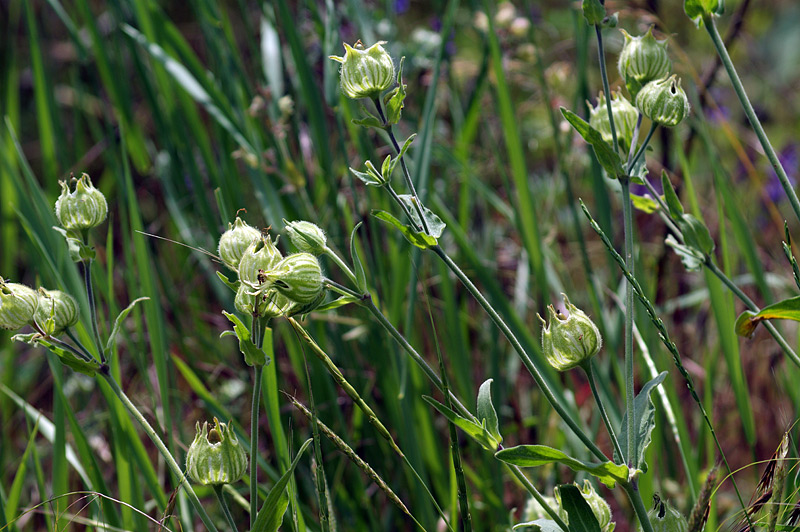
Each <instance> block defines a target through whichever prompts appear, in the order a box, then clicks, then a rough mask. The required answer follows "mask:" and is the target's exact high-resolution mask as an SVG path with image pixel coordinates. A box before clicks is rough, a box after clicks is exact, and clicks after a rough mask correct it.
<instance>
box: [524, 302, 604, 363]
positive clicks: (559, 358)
mask: <svg viewBox="0 0 800 532" xmlns="http://www.w3.org/2000/svg"><path fill="white" fill-rule="evenodd" d="M561 295H562V296H563V297H564V304H565V305H566V306H567V311H568V312H569V316H567V317H564V315H563V314H561V313H560V312H556V310H555V308H553V305H550V306H548V307H547V311H548V313H549V314H550V324H549V325H548V324H547V323H546V322H545V320H544V319H543V318H542V317H541V316H539V319H540V320H541V321H542V325H543V327H542V350H543V351H544V356H545V358H546V359H547V361H548V362H549V363H550V365H551V366H553V367H554V368H555V369H557V370H558V371H566V370H568V369H572V368H574V367H576V366H579V365H580V364H581V363H583V362H584V361H586V360H589V359H590V358H592V357H593V356H595V355H596V354H597V353H598V352H599V351H600V348H601V347H602V346H603V338H602V336H600V330H599V329H598V328H597V326H596V325H595V324H594V322H593V321H592V320H591V319H589V316H587V315H586V314H585V313H584V312H583V311H582V310H580V309H579V308H578V307H576V306H575V305H573V304H572V303H570V302H569V299H567V296H566V294H561Z"/></svg>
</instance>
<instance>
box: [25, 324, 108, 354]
mask: <svg viewBox="0 0 800 532" xmlns="http://www.w3.org/2000/svg"><path fill="white" fill-rule="evenodd" d="M33 328H34V329H36V332H38V333H39V334H41V335H42V336H43V337H44V339H45V340H47V341H48V342H52V343H54V344H56V345H57V346H59V347H61V348H62V349H66V350H67V351H69V352H70V353H73V354H74V355H75V356H77V357H78V358H80V359H81V360H84V361H86V362H94V363H95V364H96V363H97V360H96V359H95V358H94V357H93V356H92V355H90V354H89V353H86V352H83V353H82V352H81V351H79V350H78V349H76V348H75V347H73V346H71V345H69V344H68V343H66V342H64V341H63V340H59V339H58V338H56V337H55V336H50V335H49V334H47V333H46V332H45V331H44V329H42V328H41V327H39V324H38V323H36V322H35V321H34V322H33Z"/></svg>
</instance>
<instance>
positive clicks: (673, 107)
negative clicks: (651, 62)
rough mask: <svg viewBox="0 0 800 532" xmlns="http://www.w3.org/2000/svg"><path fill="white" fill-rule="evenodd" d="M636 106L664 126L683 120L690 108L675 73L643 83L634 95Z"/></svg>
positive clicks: (670, 125) (671, 125)
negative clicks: (636, 94) (637, 93)
mask: <svg viewBox="0 0 800 532" xmlns="http://www.w3.org/2000/svg"><path fill="white" fill-rule="evenodd" d="M636 107H638V108H639V110H640V111H641V112H642V114H643V115H644V116H646V117H647V118H649V119H650V120H652V121H653V122H656V123H657V124H660V125H662V126H666V127H674V126H677V125H678V124H680V123H681V122H683V119H684V118H686V117H687V116H689V110H690V105H689V99H688V98H687V97H686V93H685V92H683V89H682V88H681V80H680V79H679V78H678V77H677V76H676V75H675V74H673V75H672V76H670V77H668V78H664V79H661V80H658V81H651V82H650V83H648V84H647V85H645V86H644V87H643V88H642V90H641V91H639V95H638V96H636Z"/></svg>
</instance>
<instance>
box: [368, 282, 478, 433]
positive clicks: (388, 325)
mask: <svg viewBox="0 0 800 532" xmlns="http://www.w3.org/2000/svg"><path fill="white" fill-rule="evenodd" d="M366 295H368V294H366ZM361 306H363V307H365V308H366V309H367V310H369V312H370V313H371V314H372V315H373V316H374V317H375V319H376V320H378V323H380V324H381V325H382V326H383V328H384V329H386V331H387V332H388V333H389V334H391V335H392V337H393V338H394V339H395V340H396V341H397V343H399V344H400V346H401V347H402V348H403V349H404V350H405V352H406V353H408V354H409V355H410V356H411V358H412V359H414V362H416V363H417V365H418V366H419V367H420V369H422V371H423V372H424V373H425V375H426V376H427V377H428V379H429V380H430V381H431V382H432V383H433V384H434V386H436V387H437V388H438V389H439V391H441V392H442V393H445V391H444V385H443V383H442V379H441V378H439V375H437V374H436V372H435V371H434V370H433V368H431V367H430V366H429V365H428V363H427V362H426V361H425V359H424V358H422V355H420V354H419V353H418V352H417V350H416V349H414V346H412V345H411V344H410V343H409V342H408V340H406V337H405V336H403V335H402V334H401V333H400V331H398V330H397V329H395V327H394V325H392V322H391V321H389V319H388V318H387V317H386V316H384V315H383V312H381V311H380V309H379V308H378V307H376V306H375V303H373V302H372V298H371V297H366V298H364V299H362V301H361ZM450 400H451V401H452V402H453V406H454V407H455V410H456V411H457V412H458V414H460V415H461V416H463V417H465V418H467V419H469V420H472V421H476V422H477V419H476V418H475V416H474V415H472V413H470V411H469V410H468V409H467V407H465V406H464V405H463V404H462V403H461V401H459V400H458V397H456V396H455V395H453V393H452V392H451V393H450Z"/></svg>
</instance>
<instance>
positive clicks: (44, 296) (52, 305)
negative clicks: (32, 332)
mask: <svg viewBox="0 0 800 532" xmlns="http://www.w3.org/2000/svg"><path fill="white" fill-rule="evenodd" d="M79 314H80V309H79V308H78V302H77V301H75V298H74V297H72V296H71V295H69V294H67V293H66V292H62V291H60V290H45V289H44V288H39V306H38V307H37V309H36V314H35V319H36V323H38V324H39V326H40V327H45V326H46V324H47V322H48V320H50V319H51V318H52V320H53V321H52V325H53V329H52V330H51V331H48V332H49V333H50V334H51V335H53V336H59V335H61V334H63V333H64V330H66V329H67V327H72V326H73V325H75V324H76V323H78V318H79Z"/></svg>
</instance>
